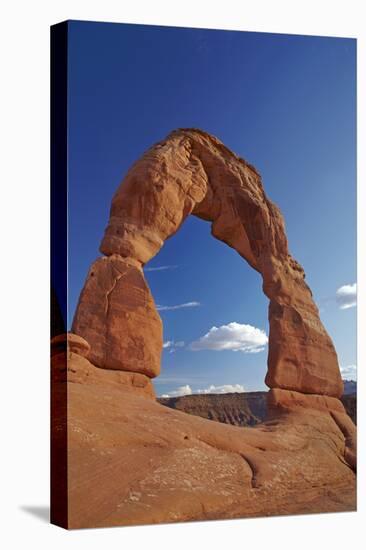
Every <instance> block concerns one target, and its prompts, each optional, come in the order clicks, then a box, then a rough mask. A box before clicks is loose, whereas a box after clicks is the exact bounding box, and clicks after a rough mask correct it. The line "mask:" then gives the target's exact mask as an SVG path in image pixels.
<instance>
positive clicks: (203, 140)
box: [53, 130, 356, 527]
mask: <svg viewBox="0 0 366 550" xmlns="http://www.w3.org/2000/svg"><path fill="white" fill-rule="evenodd" d="M189 214H193V215H196V216H199V217H200V218H202V219H205V220H207V221H209V222H211V228H212V234H213V236H214V237H216V238H218V239H220V240H222V241H223V242H225V243H227V244H228V245H229V246H231V247H232V248H234V249H235V250H236V251H237V252H238V253H239V254H240V255H241V256H242V257H243V258H244V259H245V260H246V261H247V262H248V263H249V264H250V265H251V266H252V267H253V268H254V269H256V270H257V271H258V272H259V273H260V274H261V275H262V278H263V291H264V293H265V294H266V295H267V296H268V298H269V299H270V306H269V322H270V334H269V356H268V373H267V377H266V383H267V385H268V386H269V387H270V388H271V391H270V392H269V412H270V415H269V419H268V421H267V422H265V423H264V424H262V425H260V426H257V427H256V428H249V429H247V428H237V427H234V426H227V425H222V424H218V423H215V422H211V421H209V420H204V419H202V418H197V417H192V416H189V415H187V414H184V413H181V412H179V411H174V410H172V409H168V408H166V407H163V406H162V405H160V404H158V403H157V402H156V401H155V400H154V394H153V389H152V385H151V378H153V377H154V376H157V375H158V374H159V369H160V355H161V349H162V324H161V320H160V317H159V315H158V313H157V311H156V308H155V304H154V300H153V297H152V295H151V293H150V290H149V288H148V285H147V283H146V281H145V278H144V274H143V266H144V265H145V263H146V262H148V261H149V260H150V259H151V258H152V257H154V256H155V255H156V254H157V253H158V251H159V250H160V248H161V246H162V245H163V243H164V241H165V240H166V239H167V238H169V237H171V236H172V235H174V233H176V231H178V229H179V227H180V226H181V224H182V223H183V222H184V220H185V219H186V217H187V216H188V215H189ZM100 249H101V252H102V253H103V254H104V255H105V257H102V258H100V259H98V260H97V261H96V262H95V263H94V264H93V265H92V266H91V268H90V270H89V273H88V276H87V280H86V283H85V286H84V289H83V291H82V293H81V296H80V300H79V304H78V307H77V311H76V313H75V318H74V322H73V327H72V332H73V333H75V335H76V336H69V338H70V339H71V340H73V344H72V345H70V347H69V349H63V350H62V346H61V348H60V342H55V343H54V347H55V349H56V350H58V351H57V353H54V354H53V372H54V376H55V377H56V379H55V383H56V384H58V387H59V388H62V385H63V384H68V386H69V388H68V433H67V437H68V453H69V456H68V484H69V485H68V486H69V510H68V515H69V520H68V523H69V526H70V527H89V526H102V525H104V526H107V525H121V524H137V523H153V522H167V521H184V520H190V519H210V518H229V517H248V516H256V515H272V514H289V513H306V512H311V513H314V512H320V511H337V510H352V509H354V508H355V473H354V470H355V464H356V454H355V443H356V441H355V427H354V425H353V423H352V421H351V419H350V418H349V417H348V416H347V415H346V413H345V410H344V408H343V405H342V404H341V402H340V401H339V399H338V398H339V397H340V396H341V394H342V391H343V384H342V380H341V376H340V371H339V367H338V361H337V355H336V352H335V349H334V346H333V344H332V341H331V339H330V338H329V336H328V334H327V332H326V331H325V329H324V327H323V325H322V323H321V321H320V318H319V312H318V309H317V307H316V305H315V303H314V301H313V299H312V294H311V291H310V289H309V287H308V286H307V284H306V283H305V280H304V278H305V275H304V271H303V269H302V268H301V266H300V265H299V264H298V263H297V262H296V261H295V260H294V259H293V258H292V256H291V255H290V254H289V251H288V245H287V239H286V235H285V229H284V221H283V218H282V215H281V213H280V211H279V209H278V208H277V207H276V206H275V205H274V204H273V203H272V202H271V201H270V200H269V199H268V198H267V197H266V195H265V192H264V189H263V186H262V182H261V178H260V176H259V174H258V172H257V171H256V170H255V168H253V167H252V166H251V165H250V164H248V163H247V162H245V161H244V160H243V159H241V158H239V157H237V156H236V155H235V154H234V153H232V152H231V151H230V150H229V149H227V148H226V147H225V146H224V145H223V144H222V143H221V142H220V141H218V140H217V139H216V138H214V137H213V136H210V135H209V134H206V133H204V132H202V131H200V130H177V131H175V132H173V133H172V134H170V135H169V136H168V138H167V139H166V140H164V141H162V142H161V143H158V144H157V145H155V146H153V147H152V148H151V149H150V150H149V151H147V153H145V155H144V156H143V157H142V158H141V159H140V160H139V161H138V162H137V163H135V164H134V166H133V167H132V168H131V169H130V171H129V172H128V174H127V176H126V178H125V180H124V181H123V182H122V184H121V186H120V187H119V188H118V189H117V191H116V194H115V196H114V198H113V201H112V207H111V213H110V220H109V224H108V226H107V229H106V232H105V235H104V238H103V241H102V244H101V247H100ZM239 290H240V289H239ZM77 338H80V339H82V340H83V341H86V343H85V345H82V344H81V343H80V341H79V342H78V343H77V342H76V341H75V340H77ZM88 346H90V349H89V347H88ZM65 365H66V366H65ZM65 368H66V370H67V376H66V378H65V377H64V376H61V377H59V378H57V373H59V372H64V373H65ZM60 391H61V390H60ZM65 429H66V428H65ZM55 433H56V437H61V434H62V433H63V432H62V427H60V428H59V430H58V432H57V430H56V432H55Z"/></svg>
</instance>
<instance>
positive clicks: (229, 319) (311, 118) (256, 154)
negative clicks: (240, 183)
mask: <svg viewBox="0 0 366 550" xmlns="http://www.w3.org/2000/svg"><path fill="white" fill-rule="evenodd" d="M355 79H356V41H355V40H353V39H346V38H322V37H305V36H290V35H279V34H263V33H249V32H248V33H246V32H234V31H214V30H200V29H179V28H170V27H154V26H144V25H119V24H108V23H87V22H70V23H69V313H70V317H69V326H70V324H71V320H72V316H73V313H74V310H75V307H76V304H77V300H78V296H79V293H80V290H81V288H82V285H83V282H84V279H85V276H86V273H87V270H88V268H89V265H90V263H91V262H92V261H94V260H95V259H96V258H97V257H98V256H99V255H100V253H99V252H98V247H99V243H100V240H101V238H102V235H103V231H104V228H105V226H106V224H107V220H108V214H109V207H110V202H111V198H112V195H113V193H114V191H115V190H116V188H117V186H118V184H119V183H120V181H121V180H122V179H123V176H124V175H125V174H126V172H127V170H128V168H129V167H130V165H131V164H132V163H133V162H134V161H135V160H136V159H138V158H139V156H140V155H141V154H142V153H143V152H144V151H145V150H146V149H147V148H148V147H150V146H151V145H152V144H153V143H155V142H156V141H159V140H161V139H162V138H164V137H165V136H166V135H167V134H168V133H169V132H170V131H171V130H173V129H175V128H179V127H198V128H202V129H203V130H206V131H208V132H210V133H212V134H214V135H216V136H217V137H218V138H219V139H220V140H221V141H223V142H224V143H225V144H226V145H227V146H228V147H230V148H231V149H232V150H233V151H235V152H236V153H237V154H239V155H240V156H242V157H244V158H245V159H246V160H248V161H249V162H250V163H252V164H254V165H255V166H256V168H257V169H258V170H259V172H260V173H261V175H262V178H263V182H264V186H265V190H266V193H267V195H268V196H269V197H270V198H271V199H272V200H273V201H274V202H276V203H277V204H278V206H279V207H280V209H281V211H282V213H283V215H284V217H285V221H286V228H287V235H288V239H289V246H290V251H291V253H292V254H293V256H294V257H295V258H296V259H297V260H298V261H299V262H300V263H301V264H302V265H303V267H304V269H305V272H306V276H307V282H308V284H309V285H310V287H311V289H312V291H313V294H314V298H315V300H316V302H317V304H318V306H319V308H320V315H321V319H322V321H323V323H324V324H325V327H326V329H327V330H328V332H329V333H330V335H331V337H332V338H333V341H334V343H335V346H336V349H337V352H338V357H339V362H340V365H341V366H342V367H343V368H344V369H346V370H344V374H345V375H346V377H347V378H351V377H353V378H354V376H355V368H354V366H355V365H356V308H355V307H354V305H352V304H354V294H355V287H354V286H352V285H354V283H355V282H356V81H355ZM146 267H147V268H148V269H149V268H157V267H166V269H159V270H146V278H147V280H148V282H149V285H150V287H151V289H152V292H153V295H154V297H155V301H156V303H157V304H158V305H159V306H163V307H164V306H165V307H170V306H179V305H182V304H187V303H192V302H193V303H195V305H191V306H190V307H180V308H175V309H164V310H161V311H160V314H161V317H162V319H163V323H164V340H165V342H175V343H178V345H172V344H166V347H165V349H164V352H163V357H162V373H161V375H160V377H159V378H157V379H156V380H155V382H154V383H155V387H156V390H157V393H158V394H159V395H160V394H168V395H169V394H171V395H173V394H174V392H177V393H184V392H186V393H187V392H188V393H189V392H190V391H193V392H196V391H207V389H208V388H211V389H210V390H209V391H214V390H215V391H226V390H228V389H230V387H231V386H235V387H236V389H238V388H239V389H241V388H242V387H244V388H245V389H246V390H248V391H252V390H257V389H265V386H264V382H263V380H264V376H265V372H266V361H267V347H266V345H264V346H262V347H263V348H264V349H263V350H262V351H258V352H257V353H247V352H246V351H245V350H244V351H243V350H237V351H234V350H233V349H226V350H220V349H212V348H213V347H215V346H212V345H210V346H206V347H210V349H199V350H198V349H196V350H193V349H192V347H193V348H195V347H196V348H197V347H201V348H202V347H205V346H202V345H198V346H197V344H196V345H193V346H192V342H197V341H198V340H199V339H200V338H202V337H203V336H204V335H206V334H207V333H208V332H209V331H210V329H211V328H212V327H214V326H215V327H223V326H227V325H229V328H226V329H220V334H221V333H222V337H223V338H225V337H226V338H227V337H228V335H230V334H231V333H232V334H234V333H235V334H236V332H237V331H236V330H234V329H235V327H236V328H237V325H231V323H237V324H238V325H251V326H252V327H255V328H256V329H260V330H261V331H264V332H265V333H267V334H268V320H267V316H268V312H267V308H268V300H267V298H266V297H265V296H264V295H263V293H262V290H261V278H260V276H259V274H258V273H256V272H254V270H253V269H251V268H250V267H249V265H247V264H246V263H245V262H244V261H243V259H241V258H240V257H239V255H238V254H237V253H236V252H235V251H234V250H232V249H230V248H229V247H228V246H226V245H225V244H223V243H221V242H220V241H217V240H215V239H214V238H212V237H211V235H210V226H209V224H208V223H207V222H204V221H202V220H199V219H197V218H194V217H193V216H191V217H190V218H188V220H187V221H186V222H185V224H184V225H183V227H182V228H181V230H180V231H179V232H178V233H177V234H176V235H175V236H174V237H173V238H171V239H170V240H168V241H167V242H166V243H165V245H164V247H163V248H162V250H161V251H160V253H159V254H158V255H157V256H156V257H155V258H154V259H153V260H152V261H151V262H150V263H149V264H148V265H147V266H146ZM346 285H347V286H346ZM341 287H345V288H343V289H342V290H341V291H339V292H338V295H337V290H338V289H340V288H341ZM346 306H349V307H346ZM230 329H233V330H232V331H231V332H230ZM243 330H244V331H245V329H243ZM239 332H240V330H239ZM247 332H248V331H247ZM216 334H218V333H216ZM235 334H234V336H235ZM255 334H256V335H257V336H258V333H255ZM252 335H253V334H252ZM211 336H212V332H211V335H210V336H209V337H208V338H206V341H207V340H208V341H212V338H211ZM211 343H212V342H211ZM217 347H220V346H216V348H217ZM221 347H223V346H221ZM231 347H235V346H231ZM237 347H240V346H237ZM251 351H253V350H251ZM213 386H214V388H212V387H213ZM179 388H183V389H179ZM231 389H232V388H231Z"/></svg>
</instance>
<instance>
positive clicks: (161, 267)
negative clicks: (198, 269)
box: [144, 265, 178, 271]
mask: <svg viewBox="0 0 366 550" xmlns="http://www.w3.org/2000/svg"><path fill="white" fill-rule="evenodd" d="M177 267H178V266H177V265H160V266H158V267H145V268H144V271H165V270H166V269H176V268H177Z"/></svg>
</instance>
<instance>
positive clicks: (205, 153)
mask: <svg viewBox="0 0 366 550" xmlns="http://www.w3.org/2000/svg"><path fill="white" fill-rule="evenodd" d="M189 214H194V215H196V216H199V217H200V218H203V219H205V220H208V221H210V222H211V223H212V234H213V235H214V236H215V237H216V238H217V239H220V240H221V241H223V242H225V243H227V244H228V245H229V246H231V247H232V248H234V249H235V250H236V251H237V252H238V253H239V254H240V255H241V256H242V257H243V258H244V259H245V260H247V261H248V263H249V264H250V265H251V266H252V267H253V268H254V269H256V270H257V271H259V272H260V273H261V275H262V277H263V290H264V292H265V294H266V295H267V296H268V298H269V299H270V307H269V322H270V334H269V356H268V374H267V377H266V383H267V385H268V386H269V387H271V388H283V389H288V390H295V391H299V392H303V393H311V394H322V395H329V396H333V397H340V396H341V395H342V393H343V385H342V380H341V376H340V371H339V367H338V362H337V355H336V352H335V349H334V346H333V344H332V341H331V339H330V338H329V336H328V334H327V333H326V331H325V329H324V327H323V325H322V323H321V321H320V319H319V313H318V309H317V307H316V305H315V303H314V301H313V299H312V295H311V291H310V289H309V287H308V286H307V284H306V283H305V281H304V278H305V274H304V271H303V269H302V267H301V266H300V265H299V264H298V263H297V262H296V261H295V260H294V259H293V258H292V256H291V255H290V254H289V251H288V245H287V239H286V235H285V229H284V221H283V217H282V215H281V213H280V211H279V209H278V207H277V206H275V205H274V204H273V203H272V202H271V201H270V200H269V199H268V198H267V196H266V194H265V192H264V189H263V185H262V181H261V177H260V175H259V174H258V172H257V171H256V170H255V168H253V167H252V166H251V165H250V164H248V163H247V162H245V161H244V160H243V159H241V158H240V157H238V156H237V155H235V154H234V153H232V152H231V151H230V150H229V149H227V148H226V147H225V146H224V145H223V144H222V143H221V142H220V141H219V140H217V139H216V138H214V137H213V136H210V135H209V134H206V133H204V132H202V131H200V130H178V131H175V132H172V133H171V134H170V135H169V136H168V138H167V139H166V140H165V141H162V142H160V143H158V144H157V145H154V146H153V147H152V148H151V149H150V150H149V151H147V152H146V153H145V154H144V155H143V157H142V158H141V159H140V160H139V161H138V162H136V163H135V164H134V166H133V167H132V168H131V169H130V171H129V172H128V174H127V176H126V178H125V179H124V181H123V182H122V184H121V186H120V187H119V188H118V189H117V191H116V193H115V195H114V197H113V201H112V207H111V213H110V220H109V224H108V227H107V229H106V232H105V235H104V238H103V241H102V244H101V248H100V249H101V251H102V252H103V253H104V254H106V255H107V256H111V255H118V256H119V257H123V258H126V261H129V262H132V263H133V265H135V266H138V265H140V266H142V265H144V264H145V263H146V262H148V261H149V260H150V259H151V258H152V257H153V256H155V254H157V252H158V251H159V250H160V248H161V246H162V245H163V243H164V241H165V240H166V239H167V238H169V237H171V236H172V235H173V234H174V233H176V231H178V229H179V227H180V226H181V224H182V223H183V222H184V220H185V219H186V217H187V216H188V215H189ZM113 257H115V256H113ZM116 261H117V260H116ZM120 261H121V260H120ZM98 266H100V268H99V270H98V277H99V279H101V280H103V281H104V280H106V281H107V283H106V284H103V292H104V294H103V293H102V294H101V295H98V298H96V297H94V296H89V292H88V289H89V288H94V285H93V284H92V283H91V281H90V277H91V276H92V275H91V274H90V275H89V277H88V281H87V283H86V287H85V290H84V291H83V294H82V297H81V300H80V303H79V306H78V309H77V312H76V315H75V320H74V326H73V331H74V332H76V333H78V334H80V335H81V336H84V337H85V338H86V339H87V340H88V341H89V342H90V344H91V348H92V351H91V353H92V355H91V358H92V360H93V359H94V361H95V362H96V364H98V365H99V366H105V367H107V368H121V369H126V366H125V365H124V361H125V359H124V357H125V354H124V353H119V352H118V347H119V346H120V345H122V340H123V338H121V334H119V333H118V331H119V329H118V328H117V327H118V326H119V324H120V323H122V324H123V325H124V330H123V334H124V338H127V339H128V340H129V342H130V344H129V345H130V346H131V341H132V340H133V339H134V338H135V330H138V323H136V322H135V320H134V319H132V320H131V322H130V323H128V326H127V325H126V323H125V322H124V321H122V318H121V310H123V311H124V309H125V308H127V309H128V311H129V312H130V315H132V316H133V313H132V309H133V303H134V302H133V299H132V300H131V297H130V294H129V292H124V294H123V295H122V294H121V293H118V306H117V298H116V295H117V292H116V293H115V295H114V296H113V298H115V299H114V301H113V305H114V306H115V309H114V310H113V312H112V311H110V310H108V318H107V317H106V313H105V311H106V309H105V308H106V294H107V293H108V292H110V289H111V288H112V286H113V284H114V281H115V280H116V277H118V276H119V275H118V271H117V272H114V273H111V270H110V268H109V266H108V262H105V263H103V261H99V264H98ZM102 266H103V269H102ZM135 269H136V270H137V269H138V267H136V268H135ZM94 271H95V268H93V269H92V271H91V273H93V272H94ZM104 271H105V273H104ZM116 273H117V274H116ZM99 279H98V280H99ZM139 284H140V285H143V286H145V285H146V283H145V282H143V276H142V275H141V276H140V282H139ZM93 294H94V291H93ZM145 294H146V295H148V290H147V285H146V289H145ZM98 300H99V302H100V303H99V305H98V304H97V301H98ZM124 300H127V302H128V304H126V305H125V304H124ZM148 302H149V308H148V309H149V314H150V316H151V317H156V319H154V322H152V321H151V327H154V331H156V334H157V333H158V321H157V317H158V316H157V314H155V315H154V312H153V302H152V299H150V298H149V300H148ZM103 311H104V313H103ZM136 316H137V317H138V318H139V319H141V320H142V318H143V315H142V314H141V302H139V301H137V302H136ZM101 325H103V326H105V329H104V330H100V327H101ZM125 325H126V326H125ZM155 327H156V328H155ZM125 329H126V330H125ZM111 332H113V336H112V335H111V336H109V334H110V333H111ZM142 340H143V343H144V345H143V348H144V350H146V353H147V354H148V355H149V357H150V358H151V363H153V364H154V367H150V365H149V367H141V366H140V365H141V364H142V362H144V364H146V362H145V359H143V358H142V357H141V358H140V357H138V355H139V350H140V349H141V342H142ZM160 344H161V340H159V337H158V336H157V337H156V338H155V339H154V338H151V337H150V336H148V334H147V333H146V332H144V334H141V333H140V334H139V337H138V344H137V345H136V346H135V347H133V346H132V347H130V348H129V349H130V355H131V353H132V349H134V354H135V355H136V363H137V364H138V365H139V366H138V367H136V368H135V367H133V365H129V366H128V369H126V370H135V371H136V372H145V373H146V374H148V375H149V376H154V375H156V374H157V373H158V367H156V365H158V364H159V361H160V350H159V346H160ZM112 351H113V353H112ZM141 368H142V369H143V370H140V369H141Z"/></svg>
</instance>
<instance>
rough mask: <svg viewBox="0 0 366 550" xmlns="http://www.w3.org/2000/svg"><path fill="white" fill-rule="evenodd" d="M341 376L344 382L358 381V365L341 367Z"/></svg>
mask: <svg viewBox="0 0 366 550" xmlns="http://www.w3.org/2000/svg"><path fill="white" fill-rule="evenodd" d="M341 375H342V378H343V379H344V380H357V365H347V366H346V367H341Z"/></svg>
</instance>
